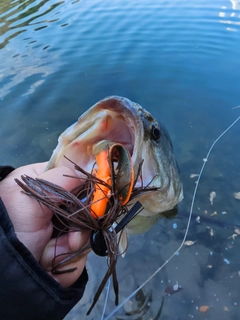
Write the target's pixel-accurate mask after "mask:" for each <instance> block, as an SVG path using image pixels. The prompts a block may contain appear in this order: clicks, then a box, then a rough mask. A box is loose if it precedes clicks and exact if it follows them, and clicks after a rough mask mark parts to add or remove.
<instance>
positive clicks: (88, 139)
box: [47, 98, 139, 172]
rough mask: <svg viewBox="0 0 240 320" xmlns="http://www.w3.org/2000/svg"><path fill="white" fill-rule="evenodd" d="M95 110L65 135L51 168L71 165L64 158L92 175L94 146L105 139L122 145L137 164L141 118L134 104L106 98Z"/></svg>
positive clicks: (62, 137)
mask: <svg viewBox="0 0 240 320" xmlns="http://www.w3.org/2000/svg"><path fill="white" fill-rule="evenodd" d="M126 104H127V105H126ZM91 109H92V112H91ZM91 109H90V113H89V115H86V113H85V114H83V115H82V116H81V117H80V118H79V121H78V122H76V123H75V124H73V125H72V126H70V127H69V128H68V129H66V130H65V131H64V132H63V133H62V134H61V136H60V137H59V144H58V146H57V148H56V149H55V150H54V154H53V157H52V159H51V160H50V162H49V163H48V166H47V169H50V168H51V167H52V166H59V165H67V166H68V165H69V164H67V160H66V159H65V158H64V156H67V157H68V158H69V159H71V160H72V161H73V162H75V163H77V164H78V165H79V166H80V167H82V168H84V169H85V170H86V171H88V172H91V170H92V167H93V165H94V162H95V157H94V155H93V147H94V145H96V144H97V143H99V142H101V141H103V140H109V141H113V142H116V143H120V144H122V145H123V146H124V147H125V148H126V149H127V150H128V151H129V152H130V154H131V156H132V161H133V163H134V160H135V161H136V157H135V156H134V155H133V153H134V144H135V140H136V139H135V137H136V135H137V134H138V128H137V126H138V123H139V122H138V119H136V118H138V117H139V116H138V114H137V112H136V110H135V109H133V108H131V105H130V101H129V100H128V99H124V103H123V101H122V99H120V98H118V99H116V98H111V99H105V100H102V101H101V102H100V103H97V104H96V105H95V106H93V107H92V108H91ZM87 113H88V112H87ZM134 158H135V159H134Z"/></svg>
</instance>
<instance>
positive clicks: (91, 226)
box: [15, 144, 157, 314]
mask: <svg viewBox="0 0 240 320" xmlns="http://www.w3.org/2000/svg"><path fill="white" fill-rule="evenodd" d="M98 154H99V158H97V164H98V169H97V170H96V171H94V170H93V172H92V173H88V172H86V171H85V170H84V169H82V168H81V167H79V166H78V165H77V164H75V163H73V162H72V161H71V160H70V159H68V160H69V161H70V162H72V163H73V164H74V167H75V169H76V170H78V171H79V172H81V173H82V174H83V175H84V176H85V179H84V181H85V182H84V183H83V184H82V185H79V187H78V188H77V189H75V190H72V192H68V191H66V190H65V189H63V188H61V187H59V186H57V185H55V184H53V183H51V182H49V181H46V180H43V179H38V178H36V179H34V178H31V177H29V176H27V175H23V176H22V177H21V179H22V181H20V180H18V179H16V180H15V181H16V182H17V184H18V185H19V186H20V187H21V188H22V189H23V192H24V193H25V194H27V195H28V196H30V197H32V198H34V199H36V200H37V201H38V202H39V203H40V204H43V205H45V206H47V207H48V208H49V209H51V210H52V211H53V213H54V216H55V217H56V218H57V219H58V220H59V221H60V223H61V226H62V227H61V228H60V229H59V235H61V234H62V233H63V232H69V231H88V232H89V238H90V242H86V243H84V244H83V245H82V247H81V249H80V250H78V251H77V252H75V253H71V254H69V253H66V254H60V255H57V256H56V257H55V258H54V259H53V261H52V273H53V274H61V273H66V272H73V271H74V270H76V268H68V269H63V267H65V266H67V265H68V263H69V262H72V261H73V260H74V259H76V258H79V256H80V255H81V254H82V253H83V252H84V251H85V250H88V249H92V250H93V251H94V252H95V253H96V254H98V255H100V256H107V259H108V270H107V272H106V274H105V276H104V278H103V280H102V282H101V284H100V285H99V288H98V290H97V292H96V294H95V296H94V299H93V303H92V305H91V307H90V309H89V310H88V312H87V314H89V313H90V312H91V310H92V309H93V307H94V306H95V304H96V303H97V301H98V298H99V296H100V295H101V292H102V290H103V288H104V287H105V284H106V282H107V280H108V279H109V277H110V276H111V275H112V278H113V288H114V292H115V304H116V305H118V291H119V288H118V281H117V274H116V264H117V258H118V240H117V234H118V233H120V232H121V231H122V229H123V228H124V227H125V226H126V225H127V224H128V223H129V222H130V221H131V220H132V219H133V218H134V217H135V216H136V215H137V214H138V213H139V212H140V211H141V209H142V205H141V203H140V202H136V203H135V204H134V205H133V206H132V208H131V209H130V210H129V209H128V207H127V203H128V201H130V200H133V199H134V197H136V196H138V195H139V194H140V193H143V192H145V191H146V192H148V191H152V190H157V188H156V187H148V186H145V187H142V186H141V187H138V188H135V187H134V186H135V184H136V181H137V179H138V178H139V176H140V178H141V165H140V167H139V169H138V172H137V176H136V178H135V180H134V174H133V168H132V163H131V157H130V155H129V153H128V151H127V150H126V149H125V148H124V147H123V146H122V145H120V144H113V145H111V146H110V147H108V148H107V149H104V150H101V151H100V152H98ZM104 164H106V166H107V169H106V170H105V172H104V174H101V168H102V167H103V166H104ZM102 177H103V178H104V179H102ZM81 181H82V178H81ZM103 199H105V200H104V201H102V200H103ZM94 203H100V206H99V207H95V206H93V204H94ZM99 212H100V213H101V214H100V215H99V216H98V214H99ZM121 217H123V218H122V219H121ZM119 221H120V222H119ZM114 223H116V227H115V228H113V227H112V226H113V224H114ZM56 241H57V240H56ZM59 257H61V258H62V260H61V261H60V262H58V263H56V260H57V259H59Z"/></svg>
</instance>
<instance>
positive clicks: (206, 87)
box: [0, 0, 240, 320]
mask: <svg viewBox="0 0 240 320" xmlns="http://www.w3.org/2000/svg"><path fill="white" fill-rule="evenodd" d="M239 57H240V1H233V0H232V1H229V0H216V1H212V2H209V1H206V0H196V1H192V2H189V1H182V0H181V1H180V0H173V1H157V0H155V1H154V0H148V1H141V2H139V1H126V0H122V1H119V0H118V1H110V0H106V1H102V2H100V1H96V0H91V1H86V0H82V1H67V0H66V1H63V0H62V1H57V0H49V1H47V0H42V1H41V0H39V1H36V0H35V1H34V0H28V1H27V0H25V1H24V0H22V1H20V0H16V1H10V0H2V1H1V3H0V119H1V129H0V132H1V135H0V144H1V146H2V148H1V163H2V164H11V165H14V166H20V165H23V164H28V163H31V162H38V161H45V160H47V159H49V157H50V155H51V152H52V150H53V149H54V147H55V145H56V142H57V137H58V135H59V134H60V133H61V132H62V131H63V130H64V129H65V128H66V127H67V126H69V125H70V124H72V123H73V122H75V121H76V119H77V118H78V117H79V115H80V114H81V113H82V112H83V111H85V110H87V109H88V108H89V107H90V106H91V105H93V104H94V103H96V102H97V101H98V100H100V99H101V98H104V97H105V96H109V95H113V94H116V95H121V96H126V97H128V98H129V99H131V100H133V101H136V102H138V103H139V104H141V105H142V106H143V107H145V108H146V109H147V110H149V111H150V112H151V113H152V114H153V115H154V116H155V117H156V119H157V120H159V121H161V122H163V123H164V124H165V125H166V126H167V128H168V130H169V132H170V135H171V137H172V140H173V144H174V147H175V151H176V156H177V160H178V163H179V166H180V169H181V174H182V179H183V183H184V189H185V199H184V201H183V202H182V203H181V205H180V207H179V215H178V217H177V218H176V219H175V220H174V221H160V222H159V224H158V225H156V226H155V227H154V228H153V229H152V230H150V231H149V232H148V233H146V234H145V235H141V236H136V237H133V238H131V239H130V243H129V249H128V252H127V255H126V257H125V258H124V259H119V262H118V277H119V282H120V299H121V300H123V299H124V298H125V297H127V296H128V295H129V294H130V293H131V292H132V291H133V290H135V289H136V288H137V286H138V285H140V284H141V283H142V282H143V281H145V280H146V279H147V278H148V277H149V276H150V274H151V273H152V272H154V271H155V270H156V269H157V268H158V266H160V265H161V264H162V263H163V262H164V261H165V260H166V259H168V258H169V257H170V256H171V254H172V253H173V252H174V250H175V249H176V248H177V247H178V246H179V245H180V243H181V240H182V238H183V234H184V231H185V228H186V223H187V215H188V212H189V208H190V203H191V198H192V194H193V189H194V187H195V181H196V178H195V179H194V178H193V179H191V178H190V174H193V173H194V174H196V173H198V172H199V170H200V167H201V165H202V163H203V158H204V157H205V156H206V153H207V151H208V149H209V147H210V146H211V144H212V143H213V141H214V140H215V139H216V138H217V136H218V135H219V134H220V133H221V132H222V131H223V130H225V129H226V127H227V126H228V125H229V124H230V123H231V122H232V121H234V119H235V118H237V117H238V116H239V112H240V108H235V109H233V108H234V107H237V106H238V105H240V73H239V70H240V59H239ZM239 133H240V123H238V124H236V126H235V127H233V128H232V129H231V130H230V131H229V132H228V133H227V134H226V135H225V136H224V137H223V138H222V139H221V140H220V141H219V142H218V144H217V145H216V146H215V148H214V149H213V152H212V154H211V157H210V159H209V161H208V163H207V166H206V169H205V171H204V174H203V177H202V180H201V182H200V186H199V191H198V194H197V197H196V203H195V207H194V219H193V222H192V224H191V225H190V231H189V236H188V240H192V241H196V242H195V243H194V245H192V246H190V247H184V248H183V249H182V250H181V251H180V254H179V255H178V256H176V257H175V258H174V259H173V260H172V261H171V262H170V263H169V264H168V265H167V266H166V267H165V268H164V269H163V270H162V271H161V272H160V273H159V274H158V275H157V276H156V277H155V278H154V280H153V281H151V282H150V283H149V284H148V285H147V286H146V287H145V288H144V290H145V291H144V293H145V294H148V293H149V292H150V291H151V290H152V292H153V299H152V302H151V305H150V307H149V309H148V311H147V313H146V314H145V315H144V316H143V319H152V318H153V317H154V316H156V314H157V311H158V310H159V307H160V303H161V297H162V295H163V292H164V290H165V288H166V287H168V286H169V285H174V284H175V283H176V282H178V283H179V284H180V285H181V286H182V287H183V289H182V290H181V291H180V292H178V293H176V294H174V295H172V296H169V297H166V299H165V303H164V307H163V310H162V314H161V317H160V319H161V320H162V319H187V318H195V319H203V318H204V319H216V317H218V318H219V319H237V318H238V315H239V312H240V307H239V298H240V293H239V280H240V278H239V271H240V265H239V263H240V260H239V253H238V250H237V248H238V246H239V241H240V237H236V238H235V239H232V238H229V237H230V236H231V235H232V234H233V232H234V226H235V225H240V212H239V201H238V200H235V199H234V197H233V192H236V191H240V183H239V176H240V174H239V162H240V151H239ZM211 191H215V192H216V194H217V197H216V198H215V199H214V203H213V204H212V205H211V204H210V201H209V194H210V192H211ZM215 211H216V212H217V215H214V216H212V217H210V215H211V214H212V213H213V212H215ZM206 212H207V214H206ZM222 212H224V213H225V212H226V214H222ZM198 216H200V217H205V218H206V219H209V220H206V219H205V221H203V219H202V220H201V219H200V221H202V222H201V223H197V222H196V221H195V219H196V217H198ZM210 219H211V220H210ZM220 222H221V223H220ZM174 223H176V224H177V228H176V229H174V228H173V224H174ZM211 230H212V231H211ZM95 265H97V266H98V269H99V274H97V275H96V274H95V273H96V272H95V270H96V268H95ZM88 269H89V274H90V281H89V285H88V288H87V290H86V294H85V296H84V298H83V300H82V301H81V302H80V303H79V304H78V305H77V306H76V308H75V309H74V310H72V312H71V313H70V314H69V315H68V316H67V317H66V319H68V320H70V319H79V318H84V316H83V315H84V314H85V312H86V310H87V308H88V307H89V305H90V303H91V299H92V297H93V292H94V291H95V290H96V288H97V286H98V284H99V283H100V281H101V277H102V275H103V274H104V272H105V270H106V261H105V259H103V258H98V257H96V256H94V255H90V257H89V263H88ZM113 300H114V296H113V292H112V291H110V297H109V302H108V304H107V310H106V315H107V314H109V313H110V312H111V311H112V310H113V309H114V303H113ZM132 302H133V303H134V300H133V301H132ZM103 303H104V295H103V296H102V297H101V299H100V301H99V303H98V305H97V307H96V308H95V309H94V311H93V313H92V315H90V316H89V317H88V318H89V319H100V317H101V313H102V309H103ZM201 305H208V306H210V307H211V308H210V310H209V311H208V312H207V313H206V314H200V312H199V307H200V306H201ZM128 307H129V306H128ZM125 308H127V306H125ZM124 313H125V311H124V308H122V309H121V310H120V311H119V314H120V316H122V317H123V316H124ZM120 316H119V317H120ZM126 317H127V318H126V319H128V318H129V317H128V316H126ZM151 317H152V318H151ZM130 318H131V317H130ZM113 319H114V317H113Z"/></svg>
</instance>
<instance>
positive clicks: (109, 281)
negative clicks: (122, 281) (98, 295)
mask: <svg viewBox="0 0 240 320" xmlns="http://www.w3.org/2000/svg"><path fill="white" fill-rule="evenodd" d="M110 284H111V279H110V278H109V279H108V282H107V286H106V290H107V293H106V298H105V301H104V306H103V311H102V316H101V320H103V319H104V314H105V311H106V307H107V302H108V295H109V291H110Z"/></svg>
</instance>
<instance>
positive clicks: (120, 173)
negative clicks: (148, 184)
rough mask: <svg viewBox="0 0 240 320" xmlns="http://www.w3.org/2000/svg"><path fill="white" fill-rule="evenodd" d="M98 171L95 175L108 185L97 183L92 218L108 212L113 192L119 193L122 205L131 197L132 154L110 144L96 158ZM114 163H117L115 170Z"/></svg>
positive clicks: (118, 145) (132, 176)
mask: <svg viewBox="0 0 240 320" xmlns="http://www.w3.org/2000/svg"><path fill="white" fill-rule="evenodd" d="M95 157H96V163H97V166H98V168H97V170H95V172H94V175H95V176H96V177H97V178H99V179H100V180H102V181H104V182H105V183H106V184H101V183H96V184H95V191H94V195H93V200H92V204H91V206H90V209H91V213H92V216H93V217H94V218H100V217H102V216H104V214H105V213H106V210H107V204H108V201H109V199H110V197H111V195H112V193H113V192H117V194H118V197H119V200H120V201H121V203H122V205H125V204H126V203H127V202H128V201H129V198H130V196H131V193H132V189H133V184H134V170H133V165H132V159H131V156H130V153H129V152H128V150H127V149H125V148H124V147H123V145H121V144H117V143H115V144H112V145H111V142H109V144H107V146H105V147H104V149H103V150H101V151H100V152H99V153H98V154H97V155H96V156H95ZM114 163H117V166H116V165H115V166H116V168H114Z"/></svg>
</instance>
